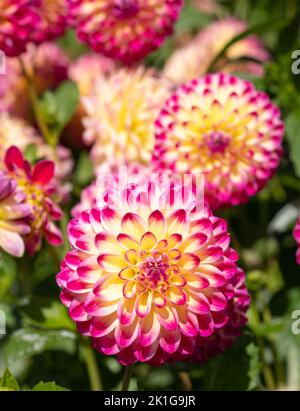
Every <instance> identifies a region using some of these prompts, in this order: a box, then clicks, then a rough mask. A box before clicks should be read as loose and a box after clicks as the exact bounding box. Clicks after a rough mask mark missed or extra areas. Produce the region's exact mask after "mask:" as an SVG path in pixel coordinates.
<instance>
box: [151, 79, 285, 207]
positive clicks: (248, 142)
mask: <svg viewBox="0 0 300 411" xmlns="http://www.w3.org/2000/svg"><path fill="white" fill-rule="evenodd" d="M283 133H284V125H283V123H282V121H281V119H280V111H279V109H278V108H277V107H276V106H275V105H273V104H272V103H271V101H270V99H269V97H268V96H267V95H266V94H265V93H263V92H259V91H257V90H255V88H254V86H253V85H252V83H250V82H249V81H245V80H241V79H239V78H237V77H233V76H229V75H226V74H213V75H207V76H205V77H203V78H200V79H199V80H192V81H191V82H188V83H187V84H185V85H183V86H181V87H180V88H179V89H178V91H177V92H176V93H175V94H174V95H173V96H171V97H170V98H169V100H168V101H167V102H166V104H165V105H164V107H163V108H162V110H161V112H160V115H159V117H158V119H157V121H156V146H155V150H154V155H153V165H154V167H156V168H158V169H161V170H162V171H164V170H165V169H167V170H169V171H171V172H179V173H193V174H194V173H196V174H198V173H204V175H205V176H204V177H205V192H206V200H207V201H208V202H209V204H210V205H211V207H212V208H219V207H224V206H232V205H237V204H240V203H243V202H246V201H247V200H248V198H249V197H250V196H253V195H254V194H256V193H257V192H258V191H259V190H261V189H262V188H263V187H264V186H265V184H266V183H267V181H268V180H269V179H270V178H271V177H272V175H273V173H274V172H275V170H276V168H277V166H278V164H279V161H280V155H281V154H282V146H281V143H282V137H283Z"/></svg>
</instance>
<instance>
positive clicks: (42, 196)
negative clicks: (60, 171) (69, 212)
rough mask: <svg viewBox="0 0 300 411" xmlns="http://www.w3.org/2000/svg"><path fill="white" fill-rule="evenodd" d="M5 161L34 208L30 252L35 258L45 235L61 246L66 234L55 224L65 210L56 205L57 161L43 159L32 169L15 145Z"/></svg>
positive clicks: (50, 240) (32, 211)
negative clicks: (55, 171) (55, 170)
mask: <svg viewBox="0 0 300 411" xmlns="http://www.w3.org/2000/svg"><path fill="white" fill-rule="evenodd" d="M4 162H5V168H6V172H7V173H8V174H9V176H10V177H11V178H13V179H14V180H15V181H16V183H17V187H18V190H20V192H21V193H22V195H23V196H25V202H26V204H28V205H29V206H30V215H29V217H28V224H29V226H30V232H29V233H28V234H27V235H26V236H25V237H24V239H25V245H26V249H27V251H28V253H29V254H30V255H33V254H34V253H35V252H36V251H38V250H39V248H40V246H41V241H42V238H43V236H45V238H46V240H47V241H48V242H49V243H50V244H52V245H55V246H57V245H60V244H61V243H62V241H63V238H62V233H61V232H60V230H59V229H58V228H57V227H56V225H55V224H54V221H56V220H60V219H61V218H62V211H61V209H60V208H59V206H58V205H57V204H56V203H55V194H56V193H55V185H52V184H51V181H52V180H53V177H54V169H55V165H54V162H53V161H49V160H41V161H39V162H38V163H36V165H35V166H34V167H31V165H30V164H29V163H28V162H27V161H25V160H24V157H23V154H22V153H21V151H20V150H19V149H18V148H17V147H15V146H12V147H10V148H9V149H8V150H7V152H6V154H5V158H4Z"/></svg>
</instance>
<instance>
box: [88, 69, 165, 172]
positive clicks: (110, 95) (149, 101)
mask: <svg viewBox="0 0 300 411" xmlns="http://www.w3.org/2000/svg"><path fill="white" fill-rule="evenodd" d="M171 87H172V85H171V83H170V82H169V81H167V80H165V79H164V78H161V77H159V76H158V74H156V72H155V71H153V70H150V69H149V70H146V69H145V68H143V67H138V68H135V69H121V70H119V71H117V72H116V73H114V74H112V75H111V76H110V77H109V78H108V79H105V78H103V77H102V76H101V77H99V78H98V80H97V82H96V83H95V85H94V90H93V92H92V93H91V94H90V95H89V96H88V97H86V98H83V99H82V102H83V106H84V109H85V110H86V113H87V116H86V118H85V119H84V121H83V125H84V128H85V132H84V141H85V142H86V143H87V144H91V143H94V145H93V148H92V151H91V157H92V160H93V163H94V165H95V170H96V171H97V168H98V166H99V165H101V164H102V163H103V162H111V163H121V164H124V163H129V162H137V163H141V164H148V163H149V162H150V159H151V153H152V150H153V147H154V121H155V118H156V117H157V115H158V113H159V110H160V108H161V105H162V104H163V102H164V101H165V100H166V99H167V97H168V96H169V95H170V93H171Z"/></svg>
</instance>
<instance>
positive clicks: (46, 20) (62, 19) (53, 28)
mask: <svg viewBox="0 0 300 411" xmlns="http://www.w3.org/2000/svg"><path fill="white" fill-rule="evenodd" d="M33 3H34V4H35V7H36V9H37V13H38V16H39V20H38V24H37V25H36V27H35V30H33V32H32V33H31V41H33V42H34V43H41V42H43V41H49V40H53V39H55V38H56V37H59V36H61V35H62V34H63V33H64V31H65V29H66V27H67V18H68V4H67V3H68V0H33Z"/></svg>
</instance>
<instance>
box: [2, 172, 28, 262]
mask: <svg viewBox="0 0 300 411" xmlns="http://www.w3.org/2000/svg"><path fill="white" fill-rule="evenodd" d="M24 200H25V194H24V193H23V192H22V191H20V190H18V187H17V183H16V182H15V181H14V180H13V179H11V178H10V177H9V176H8V175H6V174H5V173H3V172H2V171H0V249H3V250H4V251H6V252H7V253H9V254H11V255H13V256H15V257H21V256H22V255H23V254H24V251H25V246H24V241H23V238H22V236H24V235H26V234H28V233H29V231H30V228H29V226H28V225H27V224H26V223H25V218H26V217H28V216H29V214H30V211H31V210H30V206H29V205H28V204H26V203H25V202H24Z"/></svg>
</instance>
